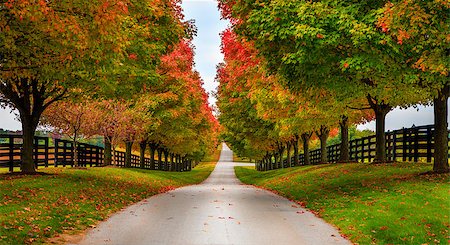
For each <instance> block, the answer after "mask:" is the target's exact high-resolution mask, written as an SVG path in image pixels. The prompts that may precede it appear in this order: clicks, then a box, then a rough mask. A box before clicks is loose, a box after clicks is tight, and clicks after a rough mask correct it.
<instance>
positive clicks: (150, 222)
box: [80, 145, 350, 245]
mask: <svg viewBox="0 0 450 245" xmlns="http://www.w3.org/2000/svg"><path fill="white" fill-rule="evenodd" d="M235 165H236V164H235V163H232V152H231V150H230V149H229V148H228V147H227V146H226V145H224V147H223V151H222V153H221V156H220V161H219V162H218V164H217V166H216V168H215V170H214V171H213V172H212V174H211V176H210V177H209V178H208V179H207V180H206V181H205V182H203V183H202V184H200V185H195V186H188V187H183V188H179V189H176V190H174V191H170V192H168V193H166V194H161V195H157V196H154V197H151V198H149V199H147V200H144V201H142V202H140V203H137V204H135V205H133V206H130V207H128V208H127V209H125V210H124V211H122V212H119V213H117V214H115V215H113V216H112V217H111V218H110V219H108V220H107V221H105V222H103V223H101V224H100V225H99V226H98V227H97V228H96V229H94V230H91V231H90V232H89V233H88V234H87V236H86V237H85V238H84V240H83V241H81V243H80V244H170V245H172V244H180V245H181V244H182V245H186V244H248V245H251V244H257V245H262V244H272V245H273V244H295V245H297V244H350V243H349V242H348V241H347V240H344V239H343V238H341V237H340V235H339V233H338V231H337V230H336V229H335V228H333V227H332V226H330V225H328V224H327V223H325V222H324V221H322V220H321V219H319V218H316V217H315V216H314V215H313V214H312V213H309V212H307V211H306V210H305V209H302V208H300V207H298V205H296V204H295V203H293V202H290V201H289V200H287V199H285V198H282V197H280V196H277V195H275V194H272V193H270V192H267V191H264V190H260V189H257V188H254V187H252V186H247V185H243V184H242V183H240V182H239V180H238V179H237V178H236V176H235V174H234V169H233V166H235Z"/></svg>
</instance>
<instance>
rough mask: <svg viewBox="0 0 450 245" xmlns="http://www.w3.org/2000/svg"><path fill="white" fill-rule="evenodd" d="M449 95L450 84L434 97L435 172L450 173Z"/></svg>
mask: <svg viewBox="0 0 450 245" xmlns="http://www.w3.org/2000/svg"><path fill="white" fill-rule="evenodd" d="M448 95H449V86H448V85H446V86H444V88H443V89H442V90H441V91H439V95H438V97H437V98H435V99H434V101H433V102H434V127H435V129H434V164H433V172H436V173H448V172H449V164H448V129H447V128H448V122H447V115H448V106H447V101H448Z"/></svg>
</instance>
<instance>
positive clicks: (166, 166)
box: [164, 150, 170, 171]
mask: <svg viewBox="0 0 450 245" xmlns="http://www.w3.org/2000/svg"><path fill="white" fill-rule="evenodd" d="M164 166H165V169H164V170H165V171H169V170H170V169H169V151H168V150H164Z"/></svg>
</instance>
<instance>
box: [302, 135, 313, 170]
mask: <svg viewBox="0 0 450 245" xmlns="http://www.w3.org/2000/svg"><path fill="white" fill-rule="evenodd" d="M311 135H312V133H304V134H302V140H303V152H304V159H305V162H304V164H305V165H310V164H311V160H310V158H309V139H310V138H311Z"/></svg>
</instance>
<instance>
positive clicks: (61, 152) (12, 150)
mask: <svg viewBox="0 0 450 245" xmlns="http://www.w3.org/2000/svg"><path fill="white" fill-rule="evenodd" d="M50 140H51V139H50V138H48V137H40V136H35V137H34V149H33V159H34V163H35V165H36V168H38V167H49V166H54V167H60V166H63V167H66V166H72V167H73V166H74V163H75V157H74V156H75V151H74V147H73V142H72V141H67V140H61V139H54V140H53V146H50V145H51V144H50ZM22 142H23V141H22V136H21V135H12V134H3V135H2V134H0V168H3V167H8V168H9V171H10V172H13V170H14V167H20V164H21V151H22ZM76 153H77V161H78V165H79V166H81V167H87V166H90V167H92V166H101V165H103V164H104V148H103V147H99V146H95V145H90V144H84V143H78V146H77V151H76ZM125 158H126V153H125V152H121V151H114V156H113V164H114V165H117V166H119V167H125V162H126V160H125ZM187 163H188V161H185V162H183V163H172V162H167V163H165V162H163V161H162V162H161V164H159V161H158V160H156V159H155V160H154V169H156V170H170V169H173V168H171V166H172V164H174V166H175V165H177V168H176V169H177V170H178V171H188V170H190V169H191V168H190V166H187ZM178 165H181V166H178ZM164 166H167V168H165V167H164ZM169 166H170V167H169ZM131 167H132V168H141V160H140V157H139V156H137V155H132V156H131ZM143 168H145V169H151V160H150V158H145V159H144V166H143Z"/></svg>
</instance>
